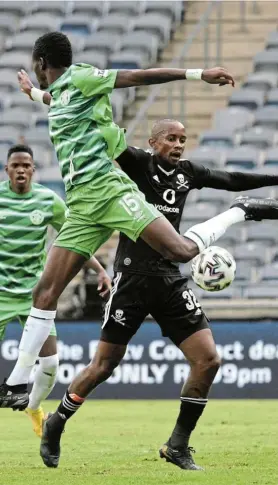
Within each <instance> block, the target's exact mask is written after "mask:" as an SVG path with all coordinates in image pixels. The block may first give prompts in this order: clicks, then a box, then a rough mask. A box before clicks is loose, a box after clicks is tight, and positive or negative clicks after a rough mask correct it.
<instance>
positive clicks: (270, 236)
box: [246, 221, 278, 246]
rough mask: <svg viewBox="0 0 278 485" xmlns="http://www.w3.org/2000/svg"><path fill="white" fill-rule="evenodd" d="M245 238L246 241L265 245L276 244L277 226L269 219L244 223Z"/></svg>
mask: <svg viewBox="0 0 278 485" xmlns="http://www.w3.org/2000/svg"><path fill="white" fill-rule="evenodd" d="M246 240H247V241H248V242H262V243H263V244H266V245H268V246H269V245H271V244H276V242H277V241H278V233H277V228H276V227H275V225H273V223H272V222H270V221H264V222H260V223H257V222H256V223H255V222H248V223H246Z"/></svg>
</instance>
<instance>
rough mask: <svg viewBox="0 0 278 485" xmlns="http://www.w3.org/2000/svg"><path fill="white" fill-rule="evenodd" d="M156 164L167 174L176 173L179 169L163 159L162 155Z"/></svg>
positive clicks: (157, 158) (158, 157) (157, 157)
mask: <svg viewBox="0 0 278 485" xmlns="http://www.w3.org/2000/svg"><path fill="white" fill-rule="evenodd" d="M156 162H157V164H158V165H159V166H160V167H161V168H162V169H163V170H165V172H167V173H171V172H174V171H175V169H176V168H177V167H176V165H175V164H172V163H170V162H168V160H166V159H165V158H163V157H161V156H160V155H157V156H156Z"/></svg>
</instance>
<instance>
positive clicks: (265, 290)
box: [243, 284, 277, 300]
mask: <svg viewBox="0 0 278 485" xmlns="http://www.w3.org/2000/svg"><path fill="white" fill-rule="evenodd" d="M243 296H244V298H250V299H255V300H260V299H264V298H269V299H273V298H275V299H277V284H276V285H275V286H270V285H266V286H263V285H256V286H251V287H250V288H249V287H246V288H244V292H243Z"/></svg>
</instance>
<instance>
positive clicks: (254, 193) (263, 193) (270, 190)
mask: <svg viewBox="0 0 278 485" xmlns="http://www.w3.org/2000/svg"><path fill="white" fill-rule="evenodd" d="M261 174H264V169H261ZM234 195H235V196H236V197H237V196H239V195H248V196H249V197H263V198H265V197H275V195H276V188H275V187H260V188H259V189H254V190H245V191H242V192H241V193H239V192H237V193H235V194H234Z"/></svg>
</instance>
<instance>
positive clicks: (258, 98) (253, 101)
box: [229, 88, 265, 110]
mask: <svg viewBox="0 0 278 485" xmlns="http://www.w3.org/2000/svg"><path fill="white" fill-rule="evenodd" d="M264 101H265V95H264V92H262V91H260V90H256V89H248V88H246V89H239V90H238V91H235V92H234V93H233V94H232V95H231V97H230V99H229V106H243V107H245V108H247V109H251V110H255V109H257V108H259V107H260V106H263V104H264Z"/></svg>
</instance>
